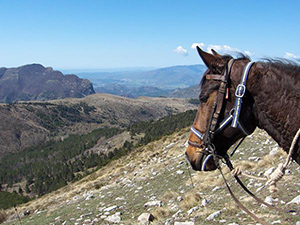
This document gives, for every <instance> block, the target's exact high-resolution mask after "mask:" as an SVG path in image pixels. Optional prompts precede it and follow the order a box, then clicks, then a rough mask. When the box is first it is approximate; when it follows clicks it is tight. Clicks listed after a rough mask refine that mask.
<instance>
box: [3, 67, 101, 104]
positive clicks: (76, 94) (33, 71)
mask: <svg viewBox="0 0 300 225" xmlns="http://www.w3.org/2000/svg"><path fill="white" fill-rule="evenodd" d="M93 93H95V91H94V88H93V86H92V83H91V82H90V81H89V80H87V79H80V78H78V77H77V76H75V75H63V74H62V73H61V72H60V71H56V70H53V69H52V68H51V67H47V68H45V67H44V66H42V65H40V64H30V65H25V66H21V67H17V68H3V67H2V68H0V102H5V103H12V102H16V101H28V100H42V101H43V100H51V99H60V98H67V97H70V98H82V97H84V96H86V95H89V94H93Z"/></svg>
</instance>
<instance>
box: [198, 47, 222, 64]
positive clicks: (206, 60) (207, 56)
mask: <svg viewBox="0 0 300 225" xmlns="http://www.w3.org/2000/svg"><path fill="white" fill-rule="evenodd" d="M197 51H198V53H199V55H200V57H201V59H202V60H203V62H204V63H205V65H206V66H207V68H211V64H212V62H214V61H215V60H216V59H217V58H219V57H218V56H215V55H212V54H209V53H207V52H204V51H202V49H201V48H199V47H198V46H197Z"/></svg>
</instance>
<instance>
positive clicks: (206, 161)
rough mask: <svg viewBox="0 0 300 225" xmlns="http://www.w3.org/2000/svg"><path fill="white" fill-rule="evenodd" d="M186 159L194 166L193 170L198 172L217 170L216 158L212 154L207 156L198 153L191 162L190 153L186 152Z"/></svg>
mask: <svg viewBox="0 0 300 225" xmlns="http://www.w3.org/2000/svg"><path fill="white" fill-rule="evenodd" d="M185 154H186V158H187V160H188V162H189V163H190V165H191V166H192V168H193V170H196V171H212V170H215V169H217V166H216V165H215V163H214V157H213V155H212V154H205V153H198V152H197V153H196V154H197V155H194V157H193V158H194V159H193V160H191V159H190V157H189V155H188V153H187V152H186V153H185Z"/></svg>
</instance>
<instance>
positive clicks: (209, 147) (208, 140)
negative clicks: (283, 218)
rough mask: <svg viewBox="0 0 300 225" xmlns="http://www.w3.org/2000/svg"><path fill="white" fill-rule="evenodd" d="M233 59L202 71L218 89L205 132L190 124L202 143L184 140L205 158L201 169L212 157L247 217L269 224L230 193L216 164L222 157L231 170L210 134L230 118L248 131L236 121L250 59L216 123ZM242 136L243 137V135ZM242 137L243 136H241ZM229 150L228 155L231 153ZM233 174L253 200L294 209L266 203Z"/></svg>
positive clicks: (225, 94)
mask: <svg viewBox="0 0 300 225" xmlns="http://www.w3.org/2000/svg"><path fill="white" fill-rule="evenodd" d="M233 63H234V59H232V58H231V59H230V60H229V61H228V62H227V63H226V64H225V68H224V70H223V73H222V74H221V75H220V74H206V75H205V78H206V79H207V80H218V81H220V82H221V84H220V87H219V91H218V96H217V99H216V101H215V102H214V104H213V111H212V114H211V117H210V119H209V122H208V125H207V129H206V132H205V133H201V132H200V131H199V130H197V129H196V128H195V127H194V126H192V128H191V132H192V133H193V134H195V135H196V136H197V137H198V139H200V140H201V142H203V144H200V143H198V142H193V141H190V140H188V144H189V145H191V146H192V147H196V148H198V149H199V150H197V151H200V152H201V153H202V154H204V155H205V158H204V160H203V163H202V168H201V170H202V171H205V167H206V163H207V162H208V160H209V159H211V158H213V160H214V162H215V165H216V166H217V168H218V169H219V171H220V173H221V175H222V178H223V180H224V182H225V185H226V187H227V189H228V191H229V193H230V195H231V197H232V198H233V200H234V201H235V202H236V204H237V205H238V206H239V207H240V208H241V209H242V210H243V211H245V212H246V213H247V214H248V215H249V216H250V217H252V218H253V219H254V220H256V221H257V222H259V223H261V224H263V225H270V224H269V223H267V222H265V221H264V220H263V219H261V218H259V217H257V216H256V215H254V214H253V213H252V212H251V211H250V210H248V209H247V208H246V207H245V206H244V205H243V204H242V203H241V202H240V201H239V200H238V198H237V197H236V196H235V195H234V193H233V192H232V190H231V189H230V187H229V185H228V183H227V181H226V179H225V176H224V174H223V172H222V169H221V167H220V164H219V160H220V159H221V160H224V161H225V163H226V165H227V166H228V168H229V169H230V171H232V170H233V169H234V168H233V165H232V163H231V162H230V159H229V156H228V155H227V154H225V155H220V154H218V152H217V150H216V148H215V146H214V144H213V143H212V142H213V138H214V136H215V135H216V134H217V133H219V132H220V131H222V130H223V129H224V128H225V127H227V126H228V125H229V123H230V122H231V127H233V128H238V129H240V130H241V131H242V132H243V133H244V134H245V135H246V136H248V135H249V134H250V133H249V132H248V131H247V130H246V129H245V128H244V126H243V125H242V123H241V122H240V121H239V116H240V113H241V108H242V102H243V97H244V95H245V92H246V82H247V78H248V74H249V71H250V69H251V67H252V66H253V64H254V62H249V63H247V65H246V67H245V68H244V71H243V75H242V78H241V82H240V84H239V85H238V86H237V88H236V91H235V96H236V100H235V104H234V107H233V108H232V109H231V110H230V112H229V115H227V117H226V118H225V119H224V120H223V121H221V122H220V123H218V120H219V116H220V113H221V110H222V108H223V105H224V100H225V99H228V90H229V89H228V81H229V79H230V72H231V68H232V65H233ZM246 136H245V137H246ZM245 137H244V138H245ZM244 138H242V139H241V141H240V142H239V143H238V145H237V146H236V148H235V149H234V151H233V152H232V154H233V153H234V152H235V150H236V149H237V147H239V145H240V144H241V142H242V141H243V140H244ZM232 154H231V156H232ZM234 178H235V179H236V181H237V182H238V183H239V184H240V186H241V187H242V188H243V189H244V190H245V191H246V192H247V193H248V194H249V195H250V196H251V197H252V198H254V199H255V200H256V201H257V202H259V203H261V204H263V205H265V206H267V207H269V208H271V209H273V210H276V211H278V212H281V213H295V212H296V211H295V210H290V211H288V210H283V209H280V208H277V207H275V206H273V205H270V204H269V203H266V202H265V201H263V200H261V199H260V198H258V197H257V196H256V195H254V194H253V193H252V192H251V191H250V190H249V189H248V188H247V187H246V186H245V185H244V184H243V183H242V181H241V180H240V179H239V177H238V176H237V175H234Z"/></svg>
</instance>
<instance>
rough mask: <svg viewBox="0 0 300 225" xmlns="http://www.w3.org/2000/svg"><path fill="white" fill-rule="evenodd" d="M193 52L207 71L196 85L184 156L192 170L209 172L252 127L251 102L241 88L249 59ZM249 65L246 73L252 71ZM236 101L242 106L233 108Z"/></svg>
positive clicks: (253, 120) (254, 120) (253, 124)
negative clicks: (196, 105)
mask: <svg viewBox="0 0 300 225" xmlns="http://www.w3.org/2000/svg"><path fill="white" fill-rule="evenodd" d="M197 50H198V53H199V55H200V57H201V58H202V60H203V62H204V63H205V65H206V66H207V68H208V69H207V70H206V72H205V73H204V75H203V77H202V80H201V83H200V85H201V91H200V95H199V100H200V105H199V108H198V111H197V114H196V117H195V120H194V123H193V126H192V129H191V131H192V132H191V134H190V136H189V141H188V143H189V145H188V148H187V150H186V156H187V159H188V161H189V162H190V164H191V166H192V167H193V169H194V170H199V171H211V170H215V169H216V168H217V162H216V158H218V157H219V158H222V157H225V156H227V151H228V149H229V148H230V146H232V145H233V144H234V143H235V142H236V141H237V140H238V139H241V138H243V137H245V136H246V135H249V134H251V133H252V132H253V131H254V130H255V128H256V124H257V121H256V117H255V106H254V99H253V97H252V96H251V94H250V93H249V92H248V91H247V90H246V88H245V86H244V87H243V85H241V79H242V74H243V71H244V70H245V67H246V66H247V65H248V63H249V62H250V60H249V58H247V57H245V56H243V57H241V58H239V59H234V58H233V57H232V56H229V55H224V56H223V55H220V54H218V53H217V52H215V51H214V50H212V53H213V54H210V53H207V52H204V51H202V50H201V49H200V48H199V47H197ZM249 66H250V68H249V69H248V70H253V68H252V69H251V66H252V65H249ZM238 98H239V100H241V101H242V104H241V102H239V103H240V106H239V107H236V104H239V103H237V99H238ZM237 114H238V115H237ZM234 120H235V122H234ZM233 123H235V125H232V124H233Z"/></svg>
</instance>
